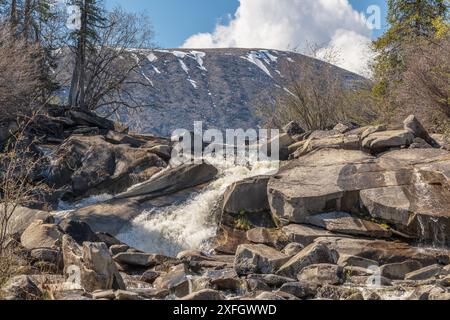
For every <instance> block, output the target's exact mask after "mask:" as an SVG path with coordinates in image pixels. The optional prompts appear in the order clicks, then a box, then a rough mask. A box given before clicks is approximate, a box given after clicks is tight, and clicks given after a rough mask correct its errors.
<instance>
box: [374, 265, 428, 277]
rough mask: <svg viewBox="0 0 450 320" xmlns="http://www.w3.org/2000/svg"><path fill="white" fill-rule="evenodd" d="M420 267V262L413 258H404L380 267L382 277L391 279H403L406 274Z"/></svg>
mask: <svg viewBox="0 0 450 320" xmlns="http://www.w3.org/2000/svg"><path fill="white" fill-rule="evenodd" d="M420 268H422V264H421V263H420V262H418V261H415V260H406V261H403V262H397V263H388V264H385V265H383V266H381V268H380V273H381V275H382V276H383V277H386V278H388V279H391V280H403V279H404V278H405V276H406V274H408V273H410V272H413V271H416V270H418V269H420Z"/></svg>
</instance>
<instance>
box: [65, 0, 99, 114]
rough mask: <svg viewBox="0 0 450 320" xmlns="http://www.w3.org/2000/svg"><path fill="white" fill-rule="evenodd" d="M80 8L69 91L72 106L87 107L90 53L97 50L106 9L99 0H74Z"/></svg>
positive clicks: (73, 35) (73, 34)
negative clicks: (86, 81)
mask: <svg viewBox="0 0 450 320" xmlns="http://www.w3.org/2000/svg"><path fill="white" fill-rule="evenodd" d="M72 4H73V5H76V6H78V7H79V8H80V12H81V17H80V28H79V29H78V30H75V31H73V32H72V34H71V39H72V43H73V44H72V45H73V47H74V49H75V65H74V70H73V74H72V82H71V87H70V93H69V105H70V106H71V107H72V108H75V107H79V108H81V109H87V108H88V106H87V102H86V101H85V80H86V66H87V58H88V55H89V54H91V53H93V52H95V50H96V48H95V45H96V43H98V40H99V33H98V29H99V28H102V27H104V26H105V24H106V18H105V11H104V9H103V6H102V3H101V1H99V0H73V1H72Z"/></svg>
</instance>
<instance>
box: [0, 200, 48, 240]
mask: <svg viewBox="0 0 450 320" xmlns="http://www.w3.org/2000/svg"><path fill="white" fill-rule="evenodd" d="M37 220H41V221H44V222H45V223H53V222H54V218H53V216H52V215H51V213H50V212H47V211H41V210H35V209H30V208H27V207H22V206H17V207H16V209H15V210H14V212H13V214H12V216H11V219H10V220H9V223H8V233H9V234H11V235H13V234H18V235H22V233H23V232H24V231H25V230H26V229H27V228H28V227H29V226H30V224H32V223H33V222H35V221H37Z"/></svg>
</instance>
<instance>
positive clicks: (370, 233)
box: [307, 212, 392, 238]
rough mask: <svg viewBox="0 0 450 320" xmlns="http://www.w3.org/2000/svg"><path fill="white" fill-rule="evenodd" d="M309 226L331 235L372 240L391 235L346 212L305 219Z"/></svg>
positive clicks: (381, 228) (385, 230)
mask: <svg viewBox="0 0 450 320" xmlns="http://www.w3.org/2000/svg"><path fill="white" fill-rule="evenodd" d="M307 222H308V223H309V224H311V225H314V226H317V227H320V228H324V229H326V230H328V231H331V232H333V233H340V234H348V235H353V236H366V237H373V238H389V237H390V236H391V235H392V233H391V232H390V231H389V230H387V229H386V228H383V227H382V226H380V225H379V224H377V223H374V222H372V221H368V220H364V219H359V218H356V217H353V216H351V215H350V214H348V213H346V212H330V213H322V214H318V215H313V216H310V217H308V218H307Z"/></svg>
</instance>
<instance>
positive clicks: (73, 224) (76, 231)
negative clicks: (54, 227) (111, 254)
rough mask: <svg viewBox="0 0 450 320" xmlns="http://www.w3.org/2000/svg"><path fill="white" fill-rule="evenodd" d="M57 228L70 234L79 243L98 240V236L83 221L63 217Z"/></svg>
mask: <svg viewBox="0 0 450 320" xmlns="http://www.w3.org/2000/svg"><path fill="white" fill-rule="evenodd" d="M59 228H60V229H61V231H62V232H64V234H68V235H69V236H71V237H72V238H73V239H74V240H75V241H76V242H77V243H78V244H79V245H82V244H83V242H100V239H99V237H98V236H97V235H96V234H95V233H94V231H92V229H91V227H89V225H88V224H87V223H85V222H82V221H75V220H71V219H64V220H62V221H61V222H60V223H59Z"/></svg>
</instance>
